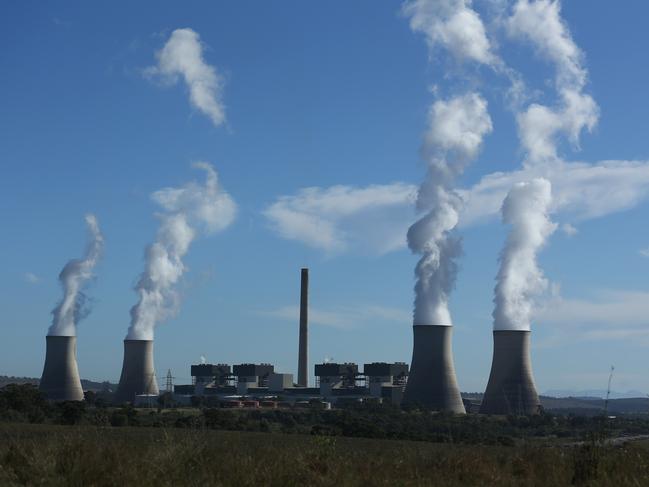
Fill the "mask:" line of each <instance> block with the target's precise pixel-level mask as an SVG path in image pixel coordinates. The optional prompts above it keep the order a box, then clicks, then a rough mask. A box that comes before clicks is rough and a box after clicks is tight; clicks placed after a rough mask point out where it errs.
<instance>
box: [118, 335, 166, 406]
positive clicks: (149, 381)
mask: <svg viewBox="0 0 649 487" xmlns="http://www.w3.org/2000/svg"><path fill="white" fill-rule="evenodd" d="M140 394H150V395H156V396H157V395H158V394H159V390H158V381H157V380H156V377H155V369H154V367H153V340H128V339H127V340H124V363H123V364H122V375H121V376H120V378H119V385H118V386H117V391H116V392H115V402H116V403H124V402H133V401H134V400H135V396H137V395H140Z"/></svg>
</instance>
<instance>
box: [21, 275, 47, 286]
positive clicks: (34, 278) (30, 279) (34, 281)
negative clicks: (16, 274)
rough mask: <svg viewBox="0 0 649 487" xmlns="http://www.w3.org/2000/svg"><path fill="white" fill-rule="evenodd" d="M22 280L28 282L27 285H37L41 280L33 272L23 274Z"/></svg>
mask: <svg viewBox="0 0 649 487" xmlns="http://www.w3.org/2000/svg"><path fill="white" fill-rule="evenodd" d="M23 279H24V280H25V282H28V283H29V284H38V283H40V282H41V281H42V280H43V279H42V278H40V277H38V276H37V275H36V274H34V273H33V272H25V274H23Z"/></svg>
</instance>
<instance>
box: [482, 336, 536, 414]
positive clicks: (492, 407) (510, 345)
mask: <svg viewBox="0 0 649 487" xmlns="http://www.w3.org/2000/svg"><path fill="white" fill-rule="evenodd" d="M540 407H541V402H540V401H539V396H538V394H537V392H536V387H535V385H534V378H533V377H532V361H531V358H530V332H529V331H514V330H496V331H494V355H493V362H492V364H491V374H489V383H488V384H487V390H486V391H485V393H484V397H483V399H482V405H481V406H480V413H482V414H517V415H533V414H538V413H539V411H540Z"/></svg>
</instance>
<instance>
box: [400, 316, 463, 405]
mask: <svg viewBox="0 0 649 487" xmlns="http://www.w3.org/2000/svg"><path fill="white" fill-rule="evenodd" d="M413 331H414V346H413V350H412V365H411V366H410V375H409V376H408V383H407V384H406V390H405V392H404V395H403V403H404V404H413V405H416V404H419V405H422V406H424V407H427V408H430V409H433V410H436V411H446V412H451V413H456V414H464V413H465V412H466V411H465V410H464V404H463V403H462V397H461V396H460V389H459V387H458V385H457V379H456V377H455V367H454V366H453V351H452V349H451V336H452V333H453V327H452V326H428V325H414V326H413Z"/></svg>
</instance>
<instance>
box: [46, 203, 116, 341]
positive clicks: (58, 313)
mask: <svg viewBox="0 0 649 487" xmlns="http://www.w3.org/2000/svg"><path fill="white" fill-rule="evenodd" d="M85 219H86V225H87V226H88V235H89V240H88V245H87V247H86V255H85V256H84V258H83V259H72V260H70V261H69V262H68V263H67V264H65V267H63V270H61V273H60V274H59V281H61V286H62V287H63V299H62V300H61V302H60V303H59V304H58V305H57V306H56V308H54V309H53V310H52V315H53V319H52V326H50V328H49V331H48V335H53V336H76V334H77V324H78V323H79V322H80V321H81V320H82V319H83V318H85V317H86V316H87V315H88V313H89V309H88V308H86V296H85V294H84V293H83V292H82V290H83V287H84V284H85V283H86V282H87V281H88V279H90V278H91V277H92V270H93V269H94V267H95V264H97V261H98V260H99V257H100V255H101V251H102V249H103V246H104V237H103V235H102V234H101V232H100V231H99V224H98V223H97V218H96V217H95V216H94V215H86V218H85Z"/></svg>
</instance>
